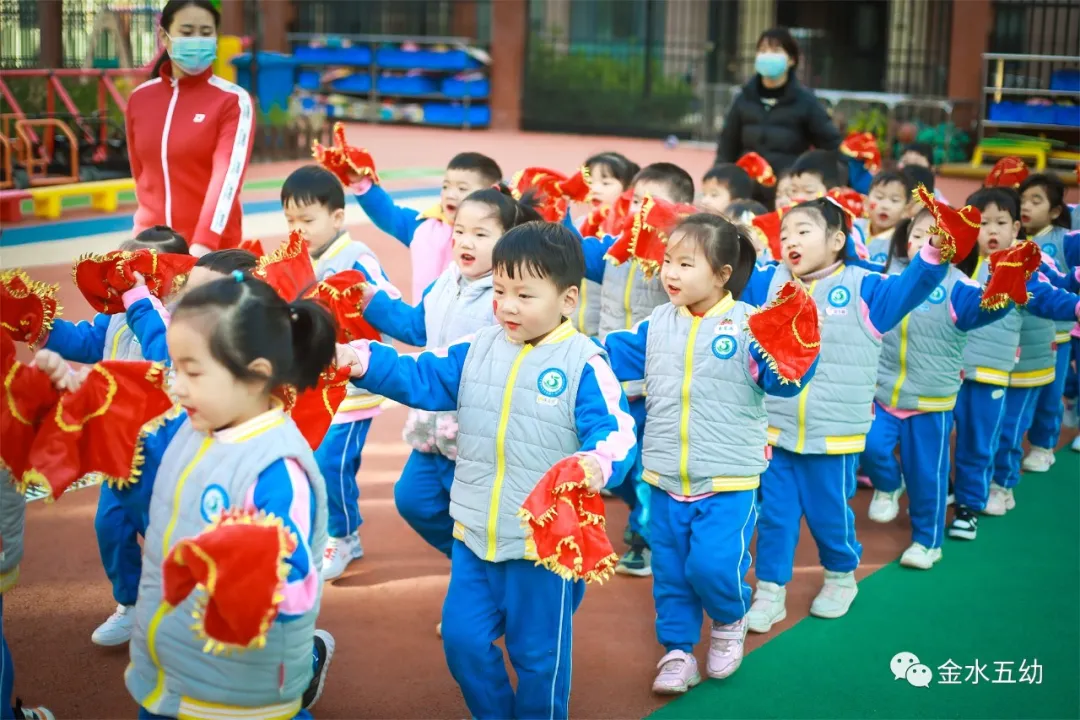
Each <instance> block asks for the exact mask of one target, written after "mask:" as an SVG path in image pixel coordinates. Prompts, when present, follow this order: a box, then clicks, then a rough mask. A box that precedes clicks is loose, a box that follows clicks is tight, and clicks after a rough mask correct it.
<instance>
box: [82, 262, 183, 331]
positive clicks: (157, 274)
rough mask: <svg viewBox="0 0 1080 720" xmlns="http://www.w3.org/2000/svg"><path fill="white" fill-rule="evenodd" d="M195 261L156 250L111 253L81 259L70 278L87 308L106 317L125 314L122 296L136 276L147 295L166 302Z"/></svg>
mask: <svg viewBox="0 0 1080 720" xmlns="http://www.w3.org/2000/svg"><path fill="white" fill-rule="evenodd" d="M196 261H197V258H195V257H193V256H191V255H179V254H176V253H159V252H157V251H156V250H147V249H146V248H142V249H139V250H113V251H111V252H107V253H104V254H101V255H94V254H89V255H84V256H82V257H81V258H79V259H78V260H77V261H76V263H75V268H74V269H73V270H72V276H73V278H74V280H75V285H76V286H77V287H78V288H79V291H80V292H81V293H82V294H83V297H84V298H86V301H87V302H88V303H90V306H91V307H92V308H94V309H95V310H97V311H98V312H100V313H105V314H106V315H118V314H120V313H122V312H124V311H125V308H124V301H123V299H122V297H121V296H122V295H123V294H124V293H125V292H127V291H128V290H131V289H132V288H134V287H135V282H136V281H135V273H139V274H141V275H142V276H143V278H144V279H145V281H146V288H147V290H149V291H150V294H151V295H153V296H154V297H156V298H158V299H159V300H165V299H166V298H168V297H169V295H171V294H172V293H173V292H175V291H176V290H179V289H180V288H181V287H182V286H183V284H184V282H185V281H186V280H187V276H188V273H189V272H191V268H193V267H195V262H196Z"/></svg>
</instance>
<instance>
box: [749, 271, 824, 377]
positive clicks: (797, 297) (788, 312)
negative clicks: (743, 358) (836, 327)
mask: <svg viewBox="0 0 1080 720" xmlns="http://www.w3.org/2000/svg"><path fill="white" fill-rule="evenodd" d="M746 325H747V329H748V330H749V331H750V334H751V336H752V340H753V343H754V345H756V346H757V348H758V350H759V351H760V352H761V355H762V356H763V357H764V358H765V362H767V363H768V364H769V367H770V368H772V370H773V372H775V373H776V374H777V376H778V377H779V378H780V382H782V383H795V384H796V385H799V384H800V383H801V381H802V377H803V375H805V374H806V372H807V371H808V370H809V369H810V366H811V365H813V364H814V360H815V359H816V358H817V356H818V352H819V351H820V349H821V326H820V324H819V322H818V310H817V303H815V302H814V299H813V298H812V297H810V294H809V293H808V292H806V288H804V287H803V285H802V283H799V282H797V281H794V280H789V281H788V282H786V283H784V285H783V286H782V287H781V288H780V291H779V292H778V293H777V294H776V298H775V299H774V300H773V301H772V302H771V303H769V304H768V305H767V306H766V307H764V308H763V309H762V310H760V311H759V312H756V313H754V314H753V315H751V316H750V317H749V318H747V321H746Z"/></svg>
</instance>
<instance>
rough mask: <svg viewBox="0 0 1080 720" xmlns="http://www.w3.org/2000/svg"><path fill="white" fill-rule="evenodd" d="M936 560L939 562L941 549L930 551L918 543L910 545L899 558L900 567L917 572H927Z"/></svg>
mask: <svg viewBox="0 0 1080 720" xmlns="http://www.w3.org/2000/svg"><path fill="white" fill-rule="evenodd" d="M938 560H941V548H932V549H931V548H928V547H925V546H923V545H920V544H919V543H912V544H911V547H909V548H908V549H907V550H905V551H904V554H903V555H901V556H900V564H901V565H903V566H904V567H909V568H915V569H917V570H929V569H930V568H932V567H934V563H936V562H937V561H938Z"/></svg>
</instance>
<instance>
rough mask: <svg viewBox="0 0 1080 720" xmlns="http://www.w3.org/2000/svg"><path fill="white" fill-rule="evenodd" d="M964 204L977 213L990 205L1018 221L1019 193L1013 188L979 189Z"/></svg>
mask: <svg viewBox="0 0 1080 720" xmlns="http://www.w3.org/2000/svg"><path fill="white" fill-rule="evenodd" d="M966 204H967V205H971V206H972V207H974V208H975V209H977V210H978V211H979V212H984V211H985V210H986V208H988V207H990V206H991V205H996V206H997V209H998V210H1004V211H1005V212H1007V213H1008V214H1009V217H1011V218H1012V219H1013V221H1014V222H1019V220H1020V193H1019V192H1018V191H1017V190H1016V189H1014V188H1007V187H988V188H987V187H984V188H979V189H978V190H976V191H975V192H973V193H972V194H971V195H969V196H968V199H967V203H966ZM1021 231H1023V228H1021Z"/></svg>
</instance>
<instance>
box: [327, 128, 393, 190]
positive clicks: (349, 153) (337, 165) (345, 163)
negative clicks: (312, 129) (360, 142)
mask: <svg viewBox="0 0 1080 720" xmlns="http://www.w3.org/2000/svg"><path fill="white" fill-rule="evenodd" d="M333 136H334V140H333V144H332V145H331V146H330V147H323V146H322V145H321V144H319V141H317V140H316V141H315V142H313V143H312V144H311V154H312V156H313V157H314V158H315V162H317V163H319V164H320V165H322V166H323V167H324V168H326V169H327V170H329V171H330V172H332V173H334V175H336V176H337V178H338V180H340V181H341V184H342V185H344V186H345V187H348V186H349V185H351V184H352V183H354V182H356V180H358V179H359V178H365V177H366V178H370V179H371V181H372V182H373V183H375V184H376V185H378V184H379V174H378V173H377V172H376V171H375V160H374V158H372V157H371V154H370V153H369V152H368V151H367V150H364V149H362V148H358V147H353V146H352V145H350V144H349V142H348V140H346V139H345V126H344V125H342V124H341V123H334V130H333Z"/></svg>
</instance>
